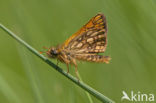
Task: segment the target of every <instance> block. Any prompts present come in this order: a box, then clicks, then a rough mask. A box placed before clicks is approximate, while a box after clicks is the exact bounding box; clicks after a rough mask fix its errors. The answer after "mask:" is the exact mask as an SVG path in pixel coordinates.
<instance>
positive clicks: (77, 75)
mask: <svg viewBox="0 0 156 103" xmlns="http://www.w3.org/2000/svg"><path fill="white" fill-rule="evenodd" d="M75 73H76V78H77V79H78V81H79V74H78V71H77V65H75Z"/></svg>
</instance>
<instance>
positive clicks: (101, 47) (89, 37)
mask: <svg viewBox="0 0 156 103" xmlns="http://www.w3.org/2000/svg"><path fill="white" fill-rule="evenodd" d="M106 46H107V23H106V17H105V16H104V15H103V14H97V15H96V16H95V17H93V18H92V19H91V20H90V21H89V22H88V23H87V24H86V25H84V26H83V27H82V28H81V29H80V30H79V31H78V32H76V33H75V34H73V35H72V36H71V37H70V38H69V39H67V40H66V41H65V42H64V43H63V44H62V45H59V46H57V47H51V48H49V49H48V51H47V52H46V54H47V55H48V57H50V58H56V59H57V60H59V61H61V62H63V63H65V64H66V65H67V69H68V71H67V72H69V67H68V65H69V64H72V65H74V66H75V71H76V76H77V63H76V60H82V61H91V62H99V63H100V62H101V63H103V62H105V63H109V60H110V59H111V58H110V57H109V56H103V55H98V53H103V52H104V51H105V49H106ZM77 78H78V76H77Z"/></svg>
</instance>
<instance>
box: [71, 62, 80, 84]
mask: <svg viewBox="0 0 156 103" xmlns="http://www.w3.org/2000/svg"><path fill="white" fill-rule="evenodd" d="M72 62H73V64H74V66H75V74H76V78H77V79H78V82H79V74H78V70H77V63H76V60H75V59H73V60H72Z"/></svg>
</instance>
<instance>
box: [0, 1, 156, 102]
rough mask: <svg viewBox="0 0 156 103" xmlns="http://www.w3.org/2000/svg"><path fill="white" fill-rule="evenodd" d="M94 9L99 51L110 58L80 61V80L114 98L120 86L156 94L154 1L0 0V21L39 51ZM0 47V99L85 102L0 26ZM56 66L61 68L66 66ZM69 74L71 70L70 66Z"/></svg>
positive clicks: (74, 28)
mask: <svg viewBox="0 0 156 103" xmlns="http://www.w3.org/2000/svg"><path fill="white" fill-rule="evenodd" d="M99 12H101V13H104V15H105V16H106V17H107V23H108V47H107V50H106V52H105V53H104V55H110V56H111V57H112V60H111V63H110V64H96V63H87V62H80V63H79V65H78V70H79V72H80V74H81V77H82V78H83V80H84V82H86V83H87V84H89V85H90V86H91V87H93V88H95V89H97V90H98V91H100V92H101V93H103V94H104V95H106V96H108V97H109V98H111V99H113V100H115V101H116V102H117V103H119V102H121V97H122V91H123V90H124V91H126V92H127V93H129V92H130V91H132V90H133V91H135V92H138V91H140V92H141V93H147V94H148V93H153V94H156V75H155V74H156V70H155V69H156V63H155V62H156V53H155V51H156V46H155V45H156V35H155V33H156V29H155V26H156V19H155V18H156V2H155V1H154V0H128V1H127V0H125V1H124V0H77V1H76V0H0V22H1V23H2V24H4V25H5V26H6V27H8V28H9V29H11V30H12V31H14V32H15V33H16V34H18V35H19V36H20V37H21V38H23V39H24V40H25V41H26V42H28V43H29V44H30V45H32V46H33V47H35V48H36V49H37V50H39V51H40V50H43V49H42V47H43V46H47V47H50V46H55V45H57V44H59V43H62V42H63V41H65V39H67V38H68V37H69V36H71V35H72V34H73V33H74V32H76V31H77V30H78V29H79V28H80V27H81V26H82V25H84V24H85V23H86V22H87V21H88V20H89V19H90V18H91V17H93V16H95V15H96V14H97V13H99ZM0 49H1V50H0V102H1V103H43V102H44V103H52V102H54V103H87V102H88V98H87V96H86V95H85V93H84V91H83V90H82V89H81V88H79V87H77V86H75V84H73V83H71V82H70V81H69V80H67V79H66V78H64V77H63V76H62V75H60V74H59V73H57V72H56V71H54V70H53V69H51V68H50V67H49V66H48V65H47V64H45V63H43V61H41V60H40V59H38V58H37V57H36V56H34V55H33V54H32V53H30V52H29V51H28V50H27V49H26V48H24V47H22V46H21V45H19V44H18V43H17V42H16V41H15V40H13V39H12V38H10V37H9V36H8V35H6V33H5V32H3V31H2V30H0ZM52 61H53V62H56V60H52ZM59 66H60V67H62V68H64V69H65V70H66V65H64V64H59ZM70 73H71V74H73V75H75V73H74V68H73V67H70ZM93 100H94V102H95V103H100V102H99V101H98V100H97V99H95V98H94V97H93ZM125 102H126V101H125Z"/></svg>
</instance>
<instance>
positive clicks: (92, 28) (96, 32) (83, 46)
mask: <svg viewBox="0 0 156 103" xmlns="http://www.w3.org/2000/svg"><path fill="white" fill-rule="evenodd" d="M106 45H107V24H106V18H105V16H104V15H103V14H97V15H96V16H95V17H93V18H92V19H91V20H90V21H89V22H88V23H87V24H86V25H84V26H83V27H82V28H81V29H80V30H79V31H78V32H76V33H75V34H73V35H72V36H71V37H70V38H69V39H67V40H66V42H65V43H64V44H63V45H62V48H63V49H66V50H70V51H76V53H100V52H104V51H105V48H106Z"/></svg>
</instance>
